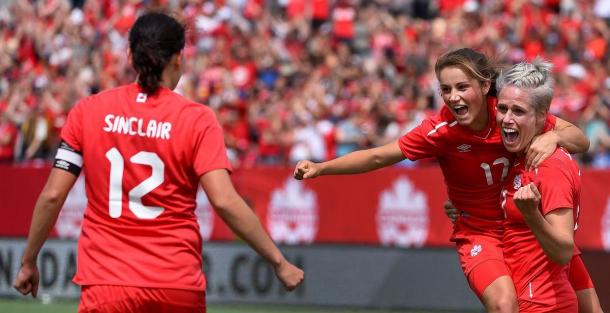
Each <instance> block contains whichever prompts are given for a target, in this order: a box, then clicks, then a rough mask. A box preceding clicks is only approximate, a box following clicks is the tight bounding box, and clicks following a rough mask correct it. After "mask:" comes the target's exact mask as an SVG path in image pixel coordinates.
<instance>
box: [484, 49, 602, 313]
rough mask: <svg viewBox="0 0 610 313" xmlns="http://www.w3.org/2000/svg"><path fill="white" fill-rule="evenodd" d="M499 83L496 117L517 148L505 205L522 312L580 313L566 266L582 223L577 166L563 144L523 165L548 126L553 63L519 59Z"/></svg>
mask: <svg viewBox="0 0 610 313" xmlns="http://www.w3.org/2000/svg"><path fill="white" fill-rule="evenodd" d="M497 85H498V91H499V96H498V104H497V114H496V121H497V124H498V125H499V126H500V127H501V133H502V141H503V143H504V146H505V147H506V149H507V150H508V151H510V152H515V153H517V159H516V160H515V162H514V166H513V167H512V168H511V172H510V174H509V177H508V179H507V180H506V181H505V184H504V188H503V190H502V197H503V201H502V207H503V209H504V212H505V215H506V220H505V222H504V239H503V242H504V250H503V251H504V258H505V260H506V264H507V265H508V267H509V268H510V270H511V273H512V278H513V281H514V283H515V287H516V291H517V297H518V302H519V312H566V313H567V312H578V303H577V298H576V293H575V292H574V288H572V286H571V285H570V281H569V279H568V277H569V272H568V271H569V266H568V265H567V264H568V263H569V262H570V261H571V260H572V256H573V255H574V230H575V229H576V227H575V225H576V224H577V221H578V210H579V200H580V199H579V198H580V175H579V170H578V166H577V165H576V163H575V162H574V161H573V160H572V158H571V156H570V155H569V154H568V153H567V152H566V151H565V150H564V149H563V148H560V147H558V148H556V149H555V151H554V153H553V154H552V155H551V156H550V157H549V158H547V159H546V160H544V161H542V163H541V164H540V165H539V166H538V167H537V168H536V169H535V170H533V171H528V170H526V169H525V167H524V163H525V162H524V155H525V151H526V149H527V148H528V146H529V145H530V144H531V142H532V141H533V139H534V137H535V136H537V135H539V134H541V133H542V132H544V131H545V130H549V127H548V125H547V123H546V120H547V112H548V110H549V107H550V104H551V100H552V98H553V87H552V86H553V82H552V79H551V64H549V63H547V62H544V61H542V60H540V59H536V60H535V61H534V62H532V63H520V64H517V65H515V66H513V67H512V68H510V69H509V70H507V71H506V72H502V73H501V74H500V76H499V78H498V81H497ZM545 126H546V127H545ZM589 286H590V289H591V290H592V292H595V291H594V289H593V288H592V287H593V286H592V284H590V285H589ZM595 298H597V297H595ZM581 312H582V311H581Z"/></svg>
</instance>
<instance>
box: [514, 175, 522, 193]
mask: <svg viewBox="0 0 610 313" xmlns="http://www.w3.org/2000/svg"><path fill="white" fill-rule="evenodd" d="M513 188H515V190H519V188H521V175H517V176H515V179H514V180H513Z"/></svg>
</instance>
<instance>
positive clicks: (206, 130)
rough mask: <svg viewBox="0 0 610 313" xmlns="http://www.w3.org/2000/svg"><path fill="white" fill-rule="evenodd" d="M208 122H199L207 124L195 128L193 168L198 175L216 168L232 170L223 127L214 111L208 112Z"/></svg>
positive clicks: (198, 123)
mask: <svg viewBox="0 0 610 313" xmlns="http://www.w3.org/2000/svg"><path fill="white" fill-rule="evenodd" d="M204 118H206V119H211V121H210V120H208V121H207V122H197V123H195V125H206V126H205V127H201V128H199V129H195V130H194V136H193V137H194V139H195V143H194V145H193V147H194V158H193V168H194V169H195V173H197V175H198V176H201V175H203V174H205V173H207V172H209V171H212V170H216V169H221V168H224V169H227V170H229V171H231V170H232V169H231V163H230V162H229V159H228V158H227V151H226V149H225V143H224V135H223V132H222V128H221V127H220V125H219V124H218V121H216V118H215V117H214V115H213V113H211V112H210V113H209V114H207V116H206V117H204Z"/></svg>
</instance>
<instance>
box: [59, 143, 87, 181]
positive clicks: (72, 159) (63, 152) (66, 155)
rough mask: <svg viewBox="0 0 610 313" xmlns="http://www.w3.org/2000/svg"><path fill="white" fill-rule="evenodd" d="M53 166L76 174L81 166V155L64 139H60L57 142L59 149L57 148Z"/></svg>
mask: <svg viewBox="0 0 610 313" xmlns="http://www.w3.org/2000/svg"><path fill="white" fill-rule="evenodd" d="M53 167H55V168H59V169H62V170H66V171H68V172H70V173H72V174H74V175H76V176H78V175H79V174H80V171H81V169H82V168H83V156H82V154H81V153H80V152H79V151H76V150H75V149H74V148H72V147H70V145H68V144H67V143H66V142H65V141H62V142H61V143H60V144H59V149H57V155H55V161H53Z"/></svg>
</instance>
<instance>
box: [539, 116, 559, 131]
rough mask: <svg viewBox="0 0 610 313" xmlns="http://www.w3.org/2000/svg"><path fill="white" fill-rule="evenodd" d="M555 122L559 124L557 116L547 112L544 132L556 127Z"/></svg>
mask: <svg viewBox="0 0 610 313" xmlns="http://www.w3.org/2000/svg"><path fill="white" fill-rule="evenodd" d="M555 124H557V117H556V116H555V115H553V114H547V115H546V121H545V123H544V129H543V130H542V132H543V133H546V132H548V131H551V130H553V129H555Z"/></svg>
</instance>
